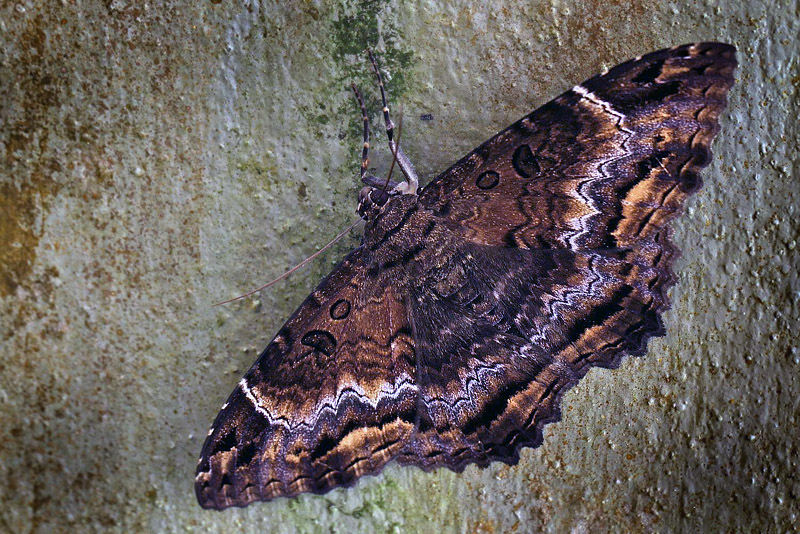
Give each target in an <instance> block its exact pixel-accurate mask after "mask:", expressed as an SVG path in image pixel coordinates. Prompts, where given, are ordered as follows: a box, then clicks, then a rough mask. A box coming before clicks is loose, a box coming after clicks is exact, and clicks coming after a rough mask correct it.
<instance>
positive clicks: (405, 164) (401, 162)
mask: <svg viewBox="0 0 800 534" xmlns="http://www.w3.org/2000/svg"><path fill="white" fill-rule="evenodd" d="M367 53H368V54H369V60H370V62H371V63H372V70H374V71H375V76H376V77H377V78H378V86H379V87H380V89H381V101H382V102H383V122H384V123H385V124H386V137H388V138H389V150H391V151H392V154H394V155H395V158H396V159H397V165H398V166H399V167H400V171H402V173H403V176H405V178H406V185H405V186H404V187H403V188H402V189H400V190H399V191H398V192H400V193H403V194H407V195H416V194H417V187H419V178H418V177H417V171H415V170H414V166H413V165H412V164H411V160H409V159H408V157H407V156H406V155H405V153H403V150H402V149H401V148H400V147H399V146H398V144H397V142H396V141H395V140H394V123H393V122H392V119H391V117H390V116H389V104H388V103H387V101H386V89H385V88H384V86H383V77H382V76H381V71H380V69H379V68H378V62H377V61H376V60H375V56H374V55H373V54H372V50H367ZM401 185H402V184H401Z"/></svg>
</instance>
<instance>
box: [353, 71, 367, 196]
mask: <svg viewBox="0 0 800 534" xmlns="http://www.w3.org/2000/svg"><path fill="white" fill-rule="evenodd" d="M350 87H351V88H352V89H353V93H355V95H356V100H358V107H359V108H361V120H362V121H364V147H363V148H362V149H361V181H362V182H363V181H364V177H365V176H366V175H367V165H369V117H368V116H367V106H365V105H364V99H363V98H361V93H359V92H358V88H357V87H356V84H355V83H351V84H350Z"/></svg>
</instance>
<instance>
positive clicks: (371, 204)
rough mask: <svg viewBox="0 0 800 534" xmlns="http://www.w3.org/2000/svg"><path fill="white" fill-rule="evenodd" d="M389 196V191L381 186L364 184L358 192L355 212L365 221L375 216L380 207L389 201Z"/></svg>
mask: <svg viewBox="0 0 800 534" xmlns="http://www.w3.org/2000/svg"><path fill="white" fill-rule="evenodd" d="M389 196H390V192H388V191H384V190H383V189H382V188H381V189H379V188H377V187H372V186H369V185H365V186H364V187H362V188H361V191H359V192H358V207H357V208H356V213H358V215H359V216H360V217H361V218H362V219H364V220H365V221H369V220H370V219H373V218H375V216H376V215H377V214H378V212H379V211H381V208H382V207H383V206H384V205H385V204H386V202H388V201H389Z"/></svg>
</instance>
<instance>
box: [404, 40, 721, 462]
mask: <svg viewBox="0 0 800 534" xmlns="http://www.w3.org/2000/svg"><path fill="white" fill-rule="evenodd" d="M734 55H735V50H734V48H733V47H731V46H729V45H725V44H719V43H701V44H696V45H685V46H680V47H676V48H673V49H669V50H662V51H660V52H655V53H652V54H648V55H646V56H643V57H641V58H638V59H635V60H632V61H629V62H627V63H623V64H621V65H620V66H618V67H615V68H613V69H611V70H610V71H609V72H607V73H605V74H603V75H600V76H596V77H594V78H592V79H590V80H588V81H586V82H585V83H583V84H582V85H580V86H576V87H575V88H573V89H571V90H570V91H567V92H566V93H564V94H563V95H561V96H559V97H558V98H556V99H555V100H553V101H552V102H550V103H548V104H546V105H545V106H543V107H542V108H539V109H537V110H536V111H534V112H533V113H531V114H530V115H528V116H527V117H524V118H523V119H522V120H520V121H518V122H516V123H515V124H513V125H511V126H510V127H509V128H507V129H506V130H503V131H502V132H500V133H499V134H497V135H496V136H495V137H493V138H492V139H490V140H489V141H487V142H486V143H484V144H483V145H481V146H480V147H479V148H477V149H476V150H475V151H473V152H472V153H471V154H469V155H467V156H466V157H465V158H464V159H462V160H461V161H460V162H458V163H456V164H455V165H454V166H453V167H451V168H450V169H449V170H447V171H445V172H444V173H443V174H442V175H440V176H439V177H438V178H437V179H435V180H434V181H433V182H431V184H429V185H428V186H427V187H425V188H424V190H423V191H422V192H421V193H420V202H421V203H422V204H423V205H425V206H426V207H428V208H429V209H430V210H432V211H433V212H434V214H435V215H437V216H438V221H437V222H439V223H441V224H444V225H445V226H446V227H447V228H448V229H449V230H450V232H451V233H452V235H453V236H455V237H454V239H457V240H459V241H460V242H459V244H458V245H457V247H456V253H454V254H453V257H452V258H451V260H450V262H449V263H448V264H447V265H445V266H444V267H443V268H442V272H440V273H437V275H436V276H431V277H430V282H429V283H428V285H427V286H426V287H422V288H420V290H419V294H418V295H415V298H412V299H410V300H409V302H410V303H411V304H410V311H409V313H410V315H411V322H412V324H413V325H414V333H415V336H416V343H417V351H418V359H419V361H420V366H419V377H418V386H419V390H420V406H421V407H422V408H423V409H424V412H423V413H421V414H420V422H419V426H418V434H417V436H416V437H415V439H414V441H413V442H411V443H410V444H409V446H408V447H406V449H405V451H404V453H403V456H402V457H401V458H400V461H401V462H403V463H412V464H416V465H420V466H422V467H424V468H433V467H436V466H439V465H445V466H447V467H450V468H451V469H455V470H460V469H463V467H464V466H465V465H466V464H468V463H472V462H474V463H478V464H479V465H487V464H488V463H489V462H490V461H493V460H500V461H505V462H508V463H514V462H516V461H517V459H518V457H519V449H520V448H521V447H523V446H537V445H538V444H539V443H541V439H542V427H543V425H544V424H545V423H547V422H549V421H553V420H556V419H558V418H559V403H560V396H561V394H562V393H563V392H564V391H566V390H567V389H568V388H569V387H571V386H572V385H574V384H575V383H576V382H577V380H578V379H579V378H580V377H582V376H583V375H584V374H585V373H586V372H587V371H588V370H589V368H590V367H592V366H603V367H615V366H617V365H618V364H619V361H620V359H621V357H622V356H623V355H625V354H632V355H639V354H643V353H644V351H645V348H646V343H647V340H648V339H649V338H650V337H652V336H658V335H663V332H664V329H663V326H662V322H661V319H660V314H661V313H662V312H663V311H664V310H665V309H667V308H668V306H669V303H668V299H667V295H666V292H667V289H668V288H669V287H670V286H671V285H672V283H674V276H673V274H672V272H671V263H672V259H673V257H674V255H675V253H676V249H675V247H674V246H673V245H672V244H671V243H670V240H669V227H668V226H667V225H668V223H669V222H670V221H671V220H672V219H673V218H675V217H676V216H677V215H678V214H679V213H680V211H681V209H682V204H683V202H684V200H685V199H686V198H687V196H688V195H689V194H690V193H691V192H693V191H695V190H697V188H698V187H699V186H700V178H699V176H698V174H697V173H698V171H699V170H700V169H701V168H702V167H703V166H705V165H706V164H707V163H708V161H709V158H710V150H709V146H710V143H711V139H712V138H713V136H714V135H715V134H716V132H717V130H718V128H719V126H718V118H719V115H720V113H721V112H722V110H723V109H724V107H725V105H726V93H727V91H728V89H729V88H730V87H731V85H732V84H733V71H734V69H735V67H736V60H735V56H734Z"/></svg>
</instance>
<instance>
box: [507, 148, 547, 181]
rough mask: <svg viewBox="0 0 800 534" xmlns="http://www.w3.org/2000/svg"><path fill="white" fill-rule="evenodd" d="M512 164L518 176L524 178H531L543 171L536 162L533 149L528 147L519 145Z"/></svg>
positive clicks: (512, 157) (512, 158)
mask: <svg viewBox="0 0 800 534" xmlns="http://www.w3.org/2000/svg"><path fill="white" fill-rule="evenodd" d="M511 164H512V165H513V166H514V170H515V171H517V174H519V175H520V176H522V177H523V178H530V177H531V176H533V175H534V174H538V173H539V171H540V170H541V169H540V168H539V162H538V161H536V156H534V155H533V152H531V147H529V146H528V145H519V146H518V147H517V149H516V150H515V151H514V155H513V156H511Z"/></svg>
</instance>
